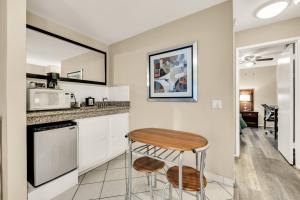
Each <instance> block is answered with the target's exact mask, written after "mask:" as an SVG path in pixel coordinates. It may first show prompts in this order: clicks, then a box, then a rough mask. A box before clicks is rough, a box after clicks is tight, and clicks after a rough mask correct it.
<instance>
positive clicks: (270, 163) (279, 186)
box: [235, 128, 300, 200]
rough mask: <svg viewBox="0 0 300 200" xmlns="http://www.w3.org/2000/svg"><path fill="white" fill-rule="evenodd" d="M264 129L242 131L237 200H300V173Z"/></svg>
mask: <svg viewBox="0 0 300 200" xmlns="http://www.w3.org/2000/svg"><path fill="white" fill-rule="evenodd" d="M268 137H270V136H266V135H265V133H264V130H263V129H250V128H246V129H244V130H243V135H242V136H241V155H240V158H239V159H236V161H235V163H236V164H235V174H236V189H235V199H236V200H300V171H299V170H296V169H295V168H294V167H292V166H291V165H289V164H288V163H287V162H286V161H285V159H284V158H283V157H282V156H281V154H280V153H279V152H278V151H277V150H276V148H275V147H274V143H273V144H272V142H271V141H272V139H271V138H268Z"/></svg>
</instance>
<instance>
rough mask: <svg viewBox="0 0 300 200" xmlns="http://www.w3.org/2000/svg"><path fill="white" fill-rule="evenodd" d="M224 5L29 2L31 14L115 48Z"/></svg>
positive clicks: (139, 0) (195, 1)
mask: <svg viewBox="0 0 300 200" xmlns="http://www.w3.org/2000/svg"><path fill="white" fill-rule="evenodd" d="M224 1H226V0H88V1H83V0H51V1H41V0H27V10H28V11H30V12H32V13H34V14H36V15H39V16H41V17H44V18H46V19H48V20H52V21H53V22H55V23H57V24H60V25H63V26H65V27H68V28H71V29H73V30H75V31H77V32H79V33H83V34H85V35H88V36H90V37H92V38H94V39H97V40H99V41H101V42H103V43H106V44H112V43H115V42H118V41H121V40H123V39H126V38H129V37H131V36H134V35H137V34H139V33H142V32H144V31H147V30H150V29H152V28H154V27H158V26H160V25H163V24H166V23H168V22H171V21H173V20H176V19H179V18H182V17H184V16H187V15H190V14H192V13H195V12H197V11H200V10H203V9H206V8H208V7H211V6H213V5H216V4H219V3H221V2H224ZM246 1H247V0H246ZM248 1H249V0H248ZM251 1H252V0H251Z"/></svg>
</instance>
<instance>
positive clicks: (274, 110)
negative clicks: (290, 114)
mask: <svg viewBox="0 0 300 200" xmlns="http://www.w3.org/2000/svg"><path fill="white" fill-rule="evenodd" d="M262 107H264V129H266V128H267V122H274V129H273V130H270V132H271V133H274V137H275V140H276V139H277V133H278V106H271V105H267V104H262ZM266 133H267V132H266Z"/></svg>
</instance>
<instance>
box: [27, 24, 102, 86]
mask: <svg viewBox="0 0 300 200" xmlns="http://www.w3.org/2000/svg"><path fill="white" fill-rule="evenodd" d="M26 33H27V36H26V37H27V38H26V39H27V41H26V50H27V53H26V73H27V77H28V78H38V79H45V78H46V74H47V73H49V72H56V73H59V74H60V80H62V81H70V82H80V83H90V84H100V85H106V52H104V51H101V50H98V49H95V48H93V47H89V46H87V45H84V44H81V43H78V42H75V41H72V40H70V39H67V38H64V37H61V36H59V35H56V34H53V33H50V32H47V31H45V30H42V29H39V28H36V27H33V26H30V25H27V30H26Z"/></svg>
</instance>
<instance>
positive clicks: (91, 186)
mask: <svg viewBox="0 0 300 200" xmlns="http://www.w3.org/2000/svg"><path fill="white" fill-rule="evenodd" d="M160 178H164V177H160ZM162 188H163V184H162V183H158V185H157V188H156V189H155V192H154V195H155V199H161V194H162ZM205 191H206V199H207V200H232V199H233V188H232V187H229V186H226V185H222V184H219V183H217V182H209V183H208V185H207V187H206V190H205ZM133 193H134V195H133V198H132V199H133V200H141V199H142V200H148V199H149V200H150V199H151V198H150V193H149V187H148V184H147V179H146V177H145V174H144V173H140V172H137V171H135V170H133ZM125 194H126V171H125V156H124V155H122V156H119V157H118V158H116V159H114V160H112V161H110V162H108V163H106V164H104V165H102V166H100V167H98V168H96V169H94V170H92V171H89V172H88V173H86V174H84V175H82V176H80V177H79V184H78V185H76V186H74V187H73V188H71V189H69V190H68V191H66V192H64V193H63V194H61V195H59V196H57V197H56V198H54V200H90V199H93V200H95V199H97V200H99V199H103V200H124V199H125ZM173 195H174V197H173V199H174V200H176V199H178V196H177V194H176V192H173ZM166 196H167V195H166ZM183 199H184V200H190V199H191V200H195V199H196V198H195V197H192V196H190V195H189V194H184V198H183Z"/></svg>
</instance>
